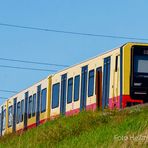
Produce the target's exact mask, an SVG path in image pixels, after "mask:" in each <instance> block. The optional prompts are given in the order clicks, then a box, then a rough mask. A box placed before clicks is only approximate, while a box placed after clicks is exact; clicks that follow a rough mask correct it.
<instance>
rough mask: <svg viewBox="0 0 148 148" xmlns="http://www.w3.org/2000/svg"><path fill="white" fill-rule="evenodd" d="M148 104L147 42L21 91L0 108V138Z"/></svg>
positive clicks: (126, 47)
mask: <svg viewBox="0 0 148 148" xmlns="http://www.w3.org/2000/svg"><path fill="white" fill-rule="evenodd" d="M146 102H148V44H147V43H135V42H128V43H126V44H124V45H122V46H120V47H118V48H115V49H113V50H110V51H108V52H106V53H103V54H101V55H98V56H96V57H94V58H91V59H89V60H86V61H84V62H82V63H79V64H77V65H74V66H71V67H68V68H66V69H64V70H61V71H59V72H57V73H55V74H52V75H49V76H48V77H46V78H45V79H43V80H41V81H39V82H38V83H36V84H34V85H32V86H31V87H29V88H27V89H24V90H22V91H20V92H19V93H17V94H15V95H14V96H12V97H10V98H8V99H7V100H6V101H5V102H4V103H3V104H2V105H1V106H0V136H3V135H5V134H9V133H13V132H22V131H25V130H27V129H30V128H33V127H37V126H38V125H41V124H43V123H45V122H47V121H50V120H53V119H55V118H57V117H59V116H61V115H62V116H63V115H65V116H71V115H75V114H78V113H79V112H81V111H83V110H93V111H94V110H96V109H97V108H100V109H101V110H104V109H106V108H109V109H122V108H125V107H127V106H132V105H135V104H143V103H146Z"/></svg>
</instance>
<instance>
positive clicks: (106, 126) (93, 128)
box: [0, 105, 148, 148]
mask: <svg viewBox="0 0 148 148" xmlns="http://www.w3.org/2000/svg"><path fill="white" fill-rule="evenodd" d="M147 113H148V105H144V106H138V107H134V108H130V109H126V110H121V111H116V110H114V111H108V110H106V111H105V112H101V111H95V112H91V111H89V112H81V113H80V114H79V115H77V116H72V117H68V118H67V117H60V118H58V119H56V120H54V121H50V122H47V123H45V124H44V125H41V126H38V127H37V128H34V129H31V130H28V131H27V132H24V133H22V134H21V135H17V134H10V135H6V136H4V137H2V138H0V147H11V148H12V147H15V148H16V147H24V148H26V147H30V148H35V147H42V148H44V147H74V148H77V147H85V148H87V147H130V146H131V147H138V148H139V147H147V146H148V115H147Z"/></svg>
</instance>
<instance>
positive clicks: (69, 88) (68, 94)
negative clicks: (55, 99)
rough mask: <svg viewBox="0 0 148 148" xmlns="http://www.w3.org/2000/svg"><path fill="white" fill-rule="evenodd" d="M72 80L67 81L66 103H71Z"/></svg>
mask: <svg viewBox="0 0 148 148" xmlns="http://www.w3.org/2000/svg"><path fill="white" fill-rule="evenodd" d="M72 90H73V78H70V79H68V92H67V103H71V102H72Z"/></svg>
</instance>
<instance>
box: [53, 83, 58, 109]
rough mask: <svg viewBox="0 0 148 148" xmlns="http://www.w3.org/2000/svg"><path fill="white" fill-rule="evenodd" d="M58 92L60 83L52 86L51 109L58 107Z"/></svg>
mask: <svg viewBox="0 0 148 148" xmlns="http://www.w3.org/2000/svg"><path fill="white" fill-rule="evenodd" d="M59 90H60V83H56V84H54V85H53V86H52V108H56V107H58V106H59Z"/></svg>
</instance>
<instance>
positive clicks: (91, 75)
mask: <svg viewBox="0 0 148 148" xmlns="http://www.w3.org/2000/svg"><path fill="white" fill-rule="evenodd" d="M93 94H94V70H91V71H89V81H88V97H90V96H93Z"/></svg>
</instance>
